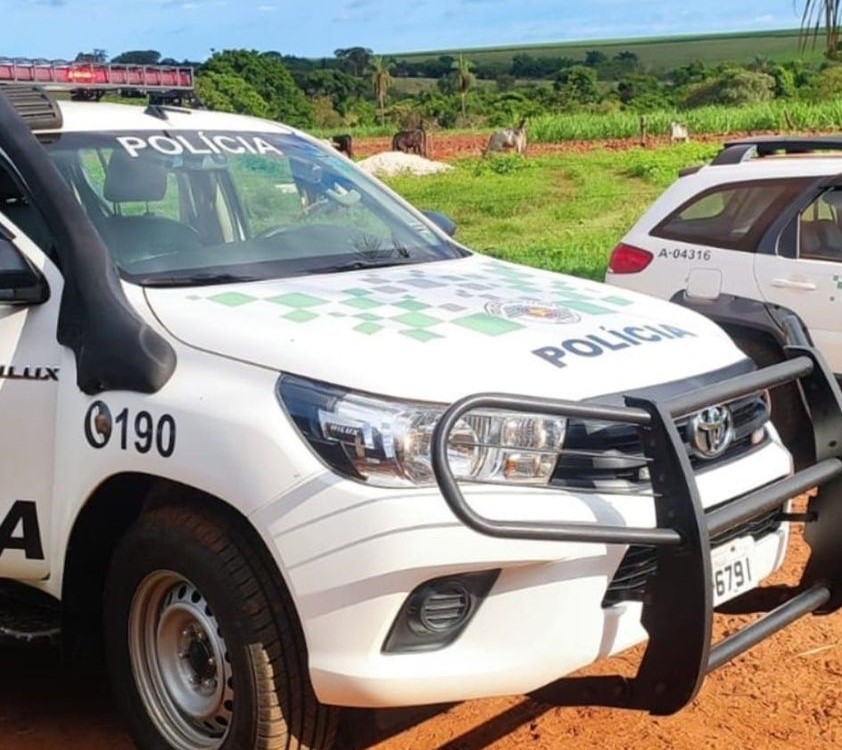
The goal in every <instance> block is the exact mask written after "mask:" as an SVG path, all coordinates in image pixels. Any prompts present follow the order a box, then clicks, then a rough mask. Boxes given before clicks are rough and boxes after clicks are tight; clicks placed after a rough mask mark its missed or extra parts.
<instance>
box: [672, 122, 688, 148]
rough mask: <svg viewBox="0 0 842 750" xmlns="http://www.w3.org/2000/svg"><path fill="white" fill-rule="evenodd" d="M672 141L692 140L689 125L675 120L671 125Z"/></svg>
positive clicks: (684, 141)
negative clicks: (688, 129)
mask: <svg viewBox="0 0 842 750" xmlns="http://www.w3.org/2000/svg"><path fill="white" fill-rule="evenodd" d="M669 136H670V143H678V142H679V141H681V142H682V143H687V142H688V141H689V140H690V133H689V132H688V131H687V126H686V125H682V124H681V123H680V122H676V121H675V120H673V121H672V122H671V123H670V127H669Z"/></svg>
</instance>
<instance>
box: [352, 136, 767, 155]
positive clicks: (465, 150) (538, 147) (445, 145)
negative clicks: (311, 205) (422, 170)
mask: <svg viewBox="0 0 842 750" xmlns="http://www.w3.org/2000/svg"><path fill="white" fill-rule="evenodd" d="M743 135H744V136H748V135H760V133H751V134H749V133H745V134H743ZM743 135H729V136H722V135H711V134H702V135H698V136H694V137H693V140H695V141H700V142H702V143H722V142H723V141H725V140H734V139H736V138H740V137H743ZM487 142H488V136H487V135H483V134H480V133H459V134H448V133H439V132H432V133H427V156H428V158H430V159H435V160H436V161H453V160H454V159H464V158H466V157H469V156H480V155H481V154H482V150H483V149H484V148H485V144H486V143H487ZM391 143H392V141H391V138H386V137H382V138H355V139H354V156H355V157H356V158H361V157H362V158H364V157H367V156H373V155H374V154H379V153H381V152H383V151H389V150H390V149H391ZM668 144H669V138H667V137H666V136H657V137H656V136H650V137H649V138H647V140H646V146H647V147H650V148H654V147H655V146H665V145H668ZM640 145H641V142H640V139H639V138H609V139H605V140H595V141H564V142H562V143H529V145H528V146H527V149H526V152H527V154H528V155H530V154H531V155H533V156H538V155H539V154H558V153H569V152H579V153H581V152H585V151H591V150H593V149H600V148H603V149H613V150H615V151H622V150H627V149H630V148H635V147H637V146H640Z"/></svg>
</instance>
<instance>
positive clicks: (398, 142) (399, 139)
mask: <svg viewBox="0 0 842 750" xmlns="http://www.w3.org/2000/svg"><path fill="white" fill-rule="evenodd" d="M392 151H402V152H403V153H405V154H418V156H423V157H424V158H426V157H427V131H426V130H424V128H413V129H412V130H400V131H398V132H397V133H395V135H394V137H393V138H392Z"/></svg>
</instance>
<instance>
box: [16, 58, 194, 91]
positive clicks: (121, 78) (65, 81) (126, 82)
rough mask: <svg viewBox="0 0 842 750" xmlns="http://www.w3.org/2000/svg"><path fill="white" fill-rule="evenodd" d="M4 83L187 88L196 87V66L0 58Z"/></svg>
mask: <svg viewBox="0 0 842 750" xmlns="http://www.w3.org/2000/svg"><path fill="white" fill-rule="evenodd" d="M4 83H25V84H36V85H39V86H42V87H44V88H46V89H70V90H72V89H85V88H87V89H97V90H109V89H138V90H141V91H145V92H152V91H185V92H186V91H192V90H193V68H189V67H181V66H171V65H111V64H109V63H77V62H70V63H69V62H55V61H44V60H19V59H14V60H9V59H4V58H0V84H4Z"/></svg>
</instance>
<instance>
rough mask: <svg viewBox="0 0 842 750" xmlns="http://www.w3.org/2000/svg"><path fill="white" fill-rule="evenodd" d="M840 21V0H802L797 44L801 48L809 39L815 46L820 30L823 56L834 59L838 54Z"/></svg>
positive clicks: (841, 6)
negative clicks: (802, 9)
mask: <svg viewBox="0 0 842 750" xmlns="http://www.w3.org/2000/svg"><path fill="white" fill-rule="evenodd" d="M841 21H842V0H804V11H803V13H802V14H801V38H800V40H799V46H800V47H801V49H802V50H803V49H804V48H805V47H806V46H807V42H808V41H810V40H811V39H812V43H813V46H815V44H816V39H818V36H819V33H820V32H821V33H823V34H824V44H825V47H824V55H825V57H826V58H827V59H828V60H836V59H837V57H838V54H839V33H840V22H841Z"/></svg>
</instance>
